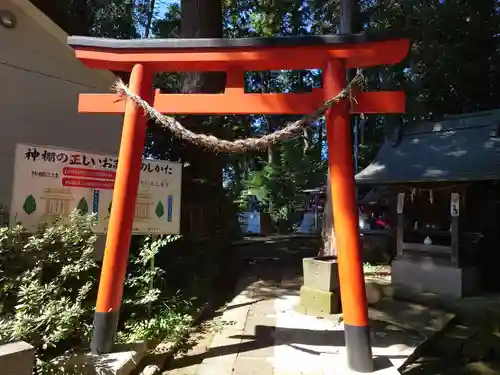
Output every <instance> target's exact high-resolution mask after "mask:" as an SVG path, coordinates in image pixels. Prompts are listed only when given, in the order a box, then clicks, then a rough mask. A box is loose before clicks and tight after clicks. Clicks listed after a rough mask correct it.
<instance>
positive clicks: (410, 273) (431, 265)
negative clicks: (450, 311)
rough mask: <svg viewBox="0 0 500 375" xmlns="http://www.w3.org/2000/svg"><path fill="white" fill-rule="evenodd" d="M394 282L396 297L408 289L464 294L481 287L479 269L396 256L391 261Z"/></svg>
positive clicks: (452, 295)
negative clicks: (396, 257)
mask: <svg viewBox="0 0 500 375" xmlns="http://www.w3.org/2000/svg"><path fill="white" fill-rule="evenodd" d="M391 268H392V285H393V287H394V294H395V296H396V297H397V295H398V290H399V291H401V293H403V292H404V290H405V289H409V290H412V291H417V292H428V293H434V294H438V295H443V296H448V297H453V298H462V297H467V296H471V295H474V294H475V293H476V292H477V291H478V284H479V282H478V270H477V268H475V267H470V268H457V267H453V266H452V265H449V264H446V263H443V262H438V261H434V260H432V259H414V258H405V257H402V258H400V259H396V260H394V261H393V262H392V264H391Z"/></svg>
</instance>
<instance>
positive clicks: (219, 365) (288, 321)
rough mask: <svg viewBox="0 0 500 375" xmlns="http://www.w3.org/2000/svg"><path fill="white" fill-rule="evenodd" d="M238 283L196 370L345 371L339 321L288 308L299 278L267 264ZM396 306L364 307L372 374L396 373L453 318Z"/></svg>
mask: <svg viewBox="0 0 500 375" xmlns="http://www.w3.org/2000/svg"><path fill="white" fill-rule="evenodd" d="M240 284H241V285H240V288H241V289H242V290H243V291H242V292H241V293H240V294H239V295H238V296H236V297H235V298H234V299H233V301H231V303H229V305H228V306H227V309H226V311H225V313H224V314H223V316H222V320H224V321H225V322H226V324H225V328H224V329H223V330H221V331H220V332H218V333H216V334H215V336H214V338H213V341H212V343H211V345H210V349H209V351H208V352H207V353H206V354H205V356H204V357H205V359H204V360H203V362H202V363H201V365H199V366H198V368H197V371H196V374H197V375H247V374H248V375H250V374H252V375H253V374H255V375H298V374H301V375H319V374H321V375H327V374H328V375H330V374H331V375H336V374H346V373H348V370H347V369H346V367H345V361H344V358H345V346H344V333H343V324H342V323H341V322H339V321H338V320H335V319H319V318H316V317H311V316H304V315H301V314H299V313H297V312H296V311H295V310H294V308H295V306H296V305H297V303H298V300H299V294H298V293H299V292H298V290H299V288H300V286H301V285H302V280H301V278H300V277H296V276H295V275H293V274H291V273H287V272H286V271H279V270H274V273H273V272H272V271H271V270H269V274H268V275H267V277H265V278H258V277H255V276H254V277H252V276H250V277H246V278H244V279H242V280H241V281H240ZM244 285H247V286H246V287H243V286H244ZM397 304H398V303H395V302H389V303H385V306H384V310H385V311H379V310H372V311H371V312H370V315H371V316H373V317H375V318H376V319H379V320H372V321H371V328H372V346H373V354H374V357H375V364H376V366H378V369H377V371H376V373H380V374H398V372H397V370H396V369H397V368H398V367H400V366H401V365H403V364H404V363H405V361H406V360H407V359H408V358H409V356H410V355H412V353H413V352H414V351H415V349H416V348H417V347H418V346H419V345H420V344H421V343H422V342H423V341H425V340H426V339H427V337H428V336H429V335H430V334H432V332H435V330H437V329H440V328H442V326H443V324H446V323H447V322H448V321H449V320H450V319H451V316H449V315H446V314H443V313H440V312H438V311H437V310H432V313H430V311H429V310H428V309H425V308H423V307H421V306H417V305H408V304H402V305H401V306H399V308H398V305H397ZM403 307H404V308H403ZM399 310H401V311H403V313H402V314H399V321H398V317H395V316H394V315H398V311H399ZM418 316H420V317H421V318H422V319H421V320H418V318H417V317H418ZM412 319H413V321H412ZM186 375H194V374H186Z"/></svg>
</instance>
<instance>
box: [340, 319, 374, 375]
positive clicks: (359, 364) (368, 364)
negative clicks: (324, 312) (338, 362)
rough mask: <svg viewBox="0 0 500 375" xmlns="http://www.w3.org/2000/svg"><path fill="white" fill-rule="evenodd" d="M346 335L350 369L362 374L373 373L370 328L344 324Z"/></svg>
mask: <svg viewBox="0 0 500 375" xmlns="http://www.w3.org/2000/svg"><path fill="white" fill-rule="evenodd" d="M344 334H345V345H346V350H347V366H349V369H351V370H354V371H357V372H361V373H370V372H373V371H374V367H373V356H372V347H371V344H370V327H368V326H361V327H360V326H351V325H348V324H344Z"/></svg>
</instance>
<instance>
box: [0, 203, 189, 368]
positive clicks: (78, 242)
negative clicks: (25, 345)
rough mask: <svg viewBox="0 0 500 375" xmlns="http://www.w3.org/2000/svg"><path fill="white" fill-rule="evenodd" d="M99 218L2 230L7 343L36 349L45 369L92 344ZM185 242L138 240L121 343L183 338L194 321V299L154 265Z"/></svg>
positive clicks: (0, 315)
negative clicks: (171, 286)
mask: <svg viewBox="0 0 500 375" xmlns="http://www.w3.org/2000/svg"><path fill="white" fill-rule="evenodd" d="M93 220H94V217H92V216H85V217H84V216H80V215H79V214H78V213H77V212H74V213H72V214H71V215H70V217H69V220H67V221H65V222H63V221H57V222H55V223H54V224H53V226H51V227H41V228H40V231H39V232H38V233H36V234H33V235H30V234H28V233H26V231H25V230H24V228H22V227H21V226H17V227H15V228H12V229H9V228H0V343H5V342H10V341H14V340H23V341H26V342H29V343H30V344H32V345H33V346H35V348H36V351H37V360H38V361H37V365H38V368H39V370H40V371H41V369H42V368H46V367H47V362H48V361H50V360H51V359H52V358H54V357H56V356H58V355H60V354H62V353H64V352H66V351H67V350H69V349H78V348H88V345H89V341H90V335H91V330H92V320H93V313H94V306H95V301H96V297H97V285H98V278H99V271H100V267H99V264H98V262H97V261H96V260H95V259H94V247H95V243H96V236H95V235H94V234H93V233H92V231H91V225H92V223H93ZM177 240H178V236H167V237H161V238H159V239H158V240H156V241H153V240H152V239H151V238H150V237H145V238H134V241H133V242H134V244H133V246H132V249H131V257H130V262H129V267H128V269H127V277H126V283H125V290H124V303H123V306H122V314H121V315H122V321H121V322H120V332H119V334H118V339H119V341H122V342H123V341H135V340H139V339H149V340H150V339H162V338H164V337H169V338H176V337H178V336H179V335H181V334H183V333H184V332H185V331H186V329H188V327H189V326H190V324H191V316H190V313H191V312H192V308H193V306H194V305H193V303H192V301H191V300H190V299H189V298H185V296H184V294H183V293H181V292H180V291H179V292H178V293H171V292H170V291H169V290H167V289H165V288H163V287H162V285H163V284H162V280H163V277H164V274H165V272H166V270H164V269H161V267H158V266H151V260H152V259H154V258H155V257H156V256H157V254H158V253H159V252H160V251H163V250H166V249H168V247H169V246H171V245H172V244H173V242H176V241H177Z"/></svg>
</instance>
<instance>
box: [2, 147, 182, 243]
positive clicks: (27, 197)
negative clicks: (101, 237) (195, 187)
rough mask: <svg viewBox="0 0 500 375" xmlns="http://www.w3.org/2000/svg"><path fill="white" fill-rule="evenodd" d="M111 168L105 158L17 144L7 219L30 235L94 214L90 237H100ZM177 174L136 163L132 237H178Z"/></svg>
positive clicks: (169, 165)
mask: <svg viewBox="0 0 500 375" xmlns="http://www.w3.org/2000/svg"><path fill="white" fill-rule="evenodd" d="M117 167H118V158H117V157H113V156H109V155H99V154H93V153H88V152H81V151H72V150H64V149H56V148H53V147H43V146H34V145H22V144H19V145H18V146H17V149H16V160H15V169H14V186H13V195H12V204H11V219H12V220H14V221H15V222H16V223H17V222H21V223H22V224H23V225H24V226H25V227H26V229H27V230H28V231H35V230H36V229H37V228H38V226H39V224H40V222H51V221H52V220H53V219H55V218H56V217H65V216H67V215H68V214H69V213H70V212H71V211H73V210H74V209H78V210H79V211H80V212H82V213H84V214H87V213H94V214H95V215H96V216H97V225H96V226H95V227H94V228H93V229H94V232H96V233H106V232H107V228H108V223H109V218H110V214H111V206H112V200H113V188H114V183H115V178H116V174H117ZM181 172H182V165H181V164H180V163H173V162H167V161H158V160H147V159H146V160H143V161H142V164H141V175H140V181H139V186H138V188H139V189H138V190H139V191H138V195H137V201H136V205H135V216H134V225H133V228H134V230H133V234H153V233H154V234H177V233H179V230H180V197H181ZM11 224H12V225H14V224H15V223H14V222H11Z"/></svg>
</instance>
